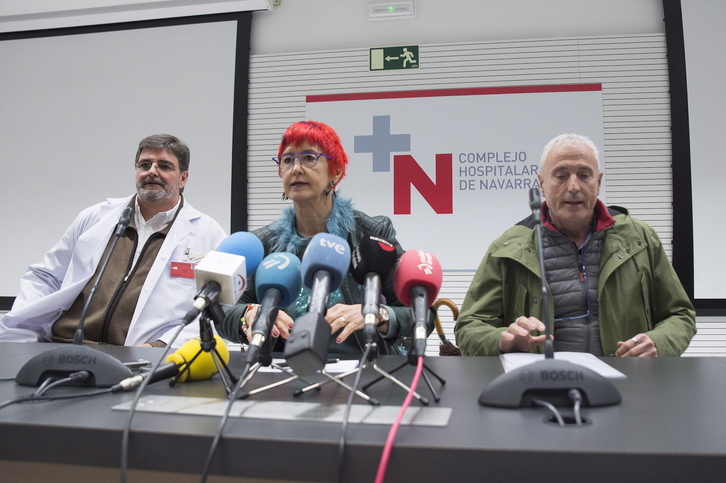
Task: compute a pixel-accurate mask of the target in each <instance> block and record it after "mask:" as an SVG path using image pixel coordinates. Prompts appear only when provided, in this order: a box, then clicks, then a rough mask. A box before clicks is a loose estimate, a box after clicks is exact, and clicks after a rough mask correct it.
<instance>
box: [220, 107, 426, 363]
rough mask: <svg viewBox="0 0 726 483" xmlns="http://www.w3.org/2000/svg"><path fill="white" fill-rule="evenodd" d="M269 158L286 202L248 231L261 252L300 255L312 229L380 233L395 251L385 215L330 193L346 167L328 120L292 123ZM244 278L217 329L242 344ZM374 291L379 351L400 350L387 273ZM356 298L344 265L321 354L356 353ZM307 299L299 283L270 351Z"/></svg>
mask: <svg viewBox="0 0 726 483" xmlns="http://www.w3.org/2000/svg"><path fill="white" fill-rule="evenodd" d="M273 159H274V160H275V162H276V163H277V174H278V176H279V177H280V179H281V180H282V189H283V192H282V198H283V199H284V200H290V201H292V206H291V207H289V208H287V209H286V210H285V211H284V213H283V215H282V216H281V217H280V218H279V219H278V220H277V221H275V222H273V223H271V224H270V225H267V226H265V227H263V228H260V229H258V230H255V231H254V232H253V233H254V234H255V235H256V236H257V237H258V238H259V239H260V240H261V241H262V244H263V246H264V247H265V256H267V255H269V254H270V253H274V252H288V253H293V254H295V255H297V256H298V257H299V258H300V259H302V256H303V253H304V251H305V249H306V248H307V246H308V243H309V242H310V240H311V238H312V237H313V236H315V235H317V234H318V233H331V234H333V235H337V236H339V237H341V238H343V239H345V240H347V241H348V244H349V245H350V247H355V246H356V245H357V244H358V241H359V240H360V239H361V237H363V236H365V235H373V236H376V237H379V238H383V239H384V240H387V241H389V242H390V243H392V244H393V245H394V247H395V249H396V254H397V257H398V258H400V256H401V255H402V254H403V249H402V248H401V245H400V244H399V243H398V241H397V240H396V231H395V230H394V228H393V224H392V223H391V220H390V219H389V218H388V217H386V216H373V217H371V216H368V215H366V214H365V213H363V212H361V211H358V210H355V209H353V205H352V202H351V201H350V200H349V199H345V198H342V197H339V196H337V187H338V184H339V183H340V181H341V180H342V179H343V178H344V177H345V174H346V169H347V167H348V156H347V155H346V154H345V150H344V149H343V145H342V143H341V141H340V138H339V137H338V135H337V133H336V132H335V131H334V130H333V129H332V128H331V127H330V126H328V125H327V124H323V123H321V122H314V121H301V122H297V123H295V124H293V125H292V126H290V127H289V128H287V130H286V131H285V133H284V134H283V136H282V141H281V142H280V147H279V149H278V152H277V157H276V158H273ZM248 282H249V285H250V288H249V289H248V290H247V291H246V292H245V294H244V295H243V296H242V298H241V299H240V300H239V301H238V303H237V305H236V306H234V307H232V308H227V309H226V310H225V314H226V317H225V320H224V323H223V324H221V326H220V327H219V333H220V335H222V336H223V337H225V338H227V339H230V340H232V341H236V342H242V343H246V342H247V341H248V340H249V339H248V338H249V337H250V336H251V327H250V326H249V324H248V322H247V321H253V320H254V318H255V314H256V311H257V304H258V300H257V298H256V294H255V290H254V278H253V277H250V278H249V280H248ZM382 295H383V298H384V302H383V305H381V310H380V312H379V320H378V323H377V332H378V347H379V351H380V352H381V353H383V354H385V353H401V352H403V351H404V350H405V345H404V344H403V341H404V340H405V339H410V338H411V313H410V310H409V308H408V307H404V306H403V304H402V303H401V302H400V301H399V300H398V298H396V295H395V293H394V290H393V276H389V277H388V279H387V280H382ZM362 298H363V296H362V286H360V285H359V284H357V283H356V282H355V281H354V280H353V277H352V276H351V274H350V272H348V274H347V276H346V277H344V279H343V281H342V283H341V285H340V287H339V288H338V289H337V290H335V291H333V292H332V293H331V294H330V296H329V298H328V310H327V313H326V315H325V320H326V321H327V322H328V323H329V324H330V333H331V339H330V347H329V353H332V354H360V353H362V352H363V350H364V348H365V343H366V339H365V336H364V334H363V330H362V329H363V327H364V322H363V315H362V313H361V309H362V307H361V302H362ZM308 299H309V291H308V290H307V289H306V288H303V289H302V290H301V292H300V295H299V296H298V298H297V300H296V301H295V302H294V303H293V304H291V306H290V307H287V308H285V309H284V310H283V308H281V310H280V311H279V313H278V316H277V322H276V324H275V326H274V327H273V329H272V334H271V335H272V337H277V338H278V340H277V343H276V346H275V348H274V350H275V351H281V350H283V347H284V339H287V338H288V337H290V332H291V331H292V330H294V329H293V327H294V325H295V319H297V318H298V317H299V316H301V315H303V314H304V313H306V312H307V308H308V301H309V300H308ZM432 329H433V314H432V316H431V317H430V318H429V327H428V332H429V333H430V332H431V330H432ZM280 336H281V337H280ZM393 348H395V349H393Z"/></svg>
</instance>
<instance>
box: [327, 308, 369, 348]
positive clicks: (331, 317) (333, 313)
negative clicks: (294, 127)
mask: <svg viewBox="0 0 726 483" xmlns="http://www.w3.org/2000/svg"><path fill="white" fill-rule="evenodd" d="M325 320H326V321H327V322H328V323H329V324H330V333H331V334H333V333H335V332H337V331H338V330H340V329H341V328H342V329H343V331H342V332H341V333H340V334H338V337H337V338H336V339H335V342H337V343H338V344H340V343H342V342H343V341H345V339H347V338H348V336H349V335H350V334H352V333H353V332H355V331H356V330H359V329H362V328H363V327H364V326H365V322H364V321H363V314H362V306H361V304H356V305H345V304H336V305H334V306H332V307H331V308H330V309H328V313H327V314H326V315H325Z"/></svg>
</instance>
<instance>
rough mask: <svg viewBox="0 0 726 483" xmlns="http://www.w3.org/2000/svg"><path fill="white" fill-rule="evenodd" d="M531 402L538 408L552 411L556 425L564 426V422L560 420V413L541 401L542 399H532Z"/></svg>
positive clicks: (552, 406)
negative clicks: (541, 407) (542, 407)
mask: <svg viewBox="0 0 726 483" xmlns="http://www.w3.org/2000/svg"><path fill="white" fill-rule="evenodd" d="M532 402H533V403H535V404H536V405H538V406H544V407H546V408H547V409H549V410H550V411H552V414H554V416H555V418H556V419H557V424H559V425H560V426H564V425H565V420H564V419H562V415H561V414H560V411H559V410H558V409H557V408H556V407H555V406H554V405H553V404H551V403H549V402H547V401H543V400H542V399H534V398H532Z"/></svg>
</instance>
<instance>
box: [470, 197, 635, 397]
mask: <svg viewBox="0 0 726 483" xmlns="http://www.w3.org/2000/svg"><path fill="white" fill-rule="evenodd" d="M529 204H530V207H531V209H532V214H533V216H534V222H535V229H536V233H535V236H536V238H537V240H536V241H537V245H538V249H537V254H538V258H539V269H540V278H541V281H542V284H541V298H542V312H541V314H540V317H541V320H542V322H543V323H544V324H545V337H546V340H545V347H544V352H545V359H544V360H541V361H537V362H534V363H532V364H527V365H525V366H522V367H519V368H517V369H515V370H513V371H510V372H507V373H504V374H502V375H500V376H499V377H497V378H496V379H494V380H493V381H492V382H491V384H489V386H488V387H487V388H486V389H485V390H484V391H483V392H482V393H481V395H480V396H479V404H481V405H482V406H493V407H504V408H516V407H531V406H533V405H535V404H538V405H545V404H546V405H552V406H571V405H572V399H571V394H572V392H571V391H572V389H576V390H577V391H579V393H580V394H581V398H579V399H578V404H581V405H582V406H611V405H615V404H619V403H620V401H621V400H622V398H621V396H620V392H619V391H618V390H617V388H616V387H615V385H614V384H613V383H612V382H611V381H610V380H608V379H606V378H605V377H603V376H602V375H600V374H598V373H597V372H595V371H593V370H591V369H589V368H587V367H585V366H581V365H579V364H573V363H571V362H568V361H564V360H560V359H556V358H555V356H554V348H553V344H552V341H551V340H550V338H551V337H550V334H551V332H552V331H551V327H550V313H549V291H548V288H547V279H546V272H545V269H544V247H543V240H542V231H541V230H542V215H541V209H542V208H541V198H540V193H539V189H538V188H537V187H533V188H532V189H531V190H530V192H529ZM578 407H579V406H578Z"/></svg>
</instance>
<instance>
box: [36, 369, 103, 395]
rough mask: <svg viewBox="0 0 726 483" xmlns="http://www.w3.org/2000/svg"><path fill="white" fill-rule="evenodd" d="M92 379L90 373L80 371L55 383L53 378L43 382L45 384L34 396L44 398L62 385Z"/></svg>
mask: <svg viewBox="0 0 726 483" xmlns="http://www.w3.org/2000/svg"><path fill="white" fill-rule="evenodd" d="M90 377H91V373H90V372H88V371H78V372H74V373H71V374H69V375H68V377H64V378H62V379H56V380H55V381H53V379H52V378H50V377H49V378H47V379H46V380H45V381H43V384H41V385H40V386H39V387H38V389H37V390H36V391H35V394H33V395H34V396H36V397H39V396H42V395H43V394H45V393H46V392H47V391H48V390H49V389H52V388H54V387H55V386H60V385H61V384H65V383H67V382H83V381H87V380H88V379H89V378H90Z"/></svg>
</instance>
